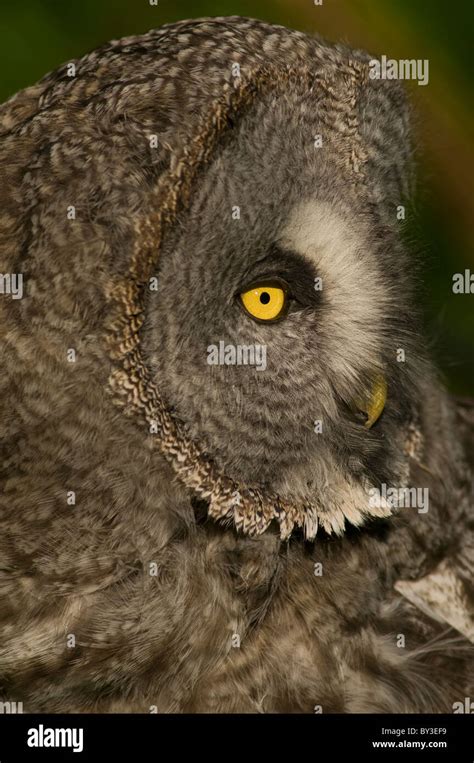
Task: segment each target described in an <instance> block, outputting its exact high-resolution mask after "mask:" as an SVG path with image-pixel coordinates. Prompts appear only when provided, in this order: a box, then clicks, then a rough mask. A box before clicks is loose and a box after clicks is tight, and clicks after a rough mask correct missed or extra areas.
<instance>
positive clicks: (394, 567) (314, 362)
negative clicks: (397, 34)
mask: <svg viewBox="0 0 474 763" xmlns="http://www.w3.org/2000/svg"><path fill="white" fill-rule="evenodd" d="M368 60H369V57H368V56H367V55H366V54H365V53H362V52H359V51H351V50H349V49H347V48H345V47H343V46H332V45H328V44H326V43H324V42H323V41H322V40H320V39H317V38H311V37H308V36H306V35H304V34H302V33H300V32H290V31H289V30H286V29H283V28H282V27H275V26H270V25H268V24H265V23H263V22H259V21H254V20H249V19H239V18H231V19H207V20H196V21H190V22H181V23H179V24H174V25H170V26H166V27H163V28H162V29H159V30H156V31H153V32H150V33H149V34H148V35H144V36H142V37H136V38H128V39H125V40H121V41H118V42H113V43H110V44H109V45H108V46H105V47H103V48H101V49H100V50H98V51H95V52H94V53H92V54H90V55H89V56H86V57H85V58H83V59H81V60H80V61H77V62H75V63H76V72H75V76H69V74H70V71H69V70H68V68H67V66H65V67H62V68H60V69H59V70H57V71H56V72H54V73H53V74H50V75H48V76H47V77H45V78H44V79H43V80H42V81H41V82H40V83H38V84H37V85H35V86H34V87H32V88H29V89H27V90H25V91H23V92H22V93H20V94H18V95H17V96H16V97H15V98H13V99H11V100H10V101H9V102H7V103H6V104H5V105H4V106H3V107H2V108H1V110H0V118H1V125H2V147H1V149H0V151H1V155H2V157H1V158H2V174H3V177H2V188H3V189H4V190H3V192H2V196H3V198H2V201H3V204H2V218H1V228H2V236H1V252H2V259H1V263H2V265H1V268H2V272H11V273H24V274H25V296H24V298H23V299H22V300H9V299H5V295H4V296H3V297H2V300H1V303H0V308H1V309H2V347H3V367H4V373H3V374H2V381H1V389H0V399H1V400H2V414H1V421H2V435H1V448H2V455H3V456H4V467H3V471H2V477H1V479H2V499H1V500H2V515H1V522H2V533H1V540H0V548H1V556H2V570H1V575H2V577H1V591H2V605H1V617H2V626H3V636H2V638H1V640H0V673H1V676H2V679H1V682H2V690H3V695H4V696H5V697H6V698H11V699H14V700H23V701H24V704H25V709H27V710H31V711H35V710H41V711H50V712H68V711H76V710H81V711H110V712H114V711H118V710H119V711H131V712H134V711H135V712H143V711H144V712H146V711H148V709H149V708H150V707H152V706H156V707H157V708H158V710H159V711H178V712H181V711H208V712H212V711H215V712H236V711H243V712H281V711H294V712H300V711H301V712H313V711H314V708H315V707H318V708H319V707H321V708H322V710H323V712H331V711H345V712H371V711H375V712H387V711H394V712H397V711H408V712H409V711H415V712H416V711H418V712H422V711H432V712H439V711H451V709H452V706H453V703H454V702H455V701H458V700H462V699H463V698H464V696H468V695H469V692H470V691H472V671H471V670H470V666H471V665H472V647H471V646H470V645H469V641H468V638H466V636H469V635H470V633H471V630H470V629H471V627H472V625H471V623H472V621H471V620H470V617H471V615H470V614H469V611H470V602H472V566H473V559H472V549H473V540H472V476H471V474H472V473H471V470H470V469H471V468H470V467H468V465H467V464H466V461H465V451H466V447H467V443H470V442H471V438H472V435H471V432H472V422H470V421H469V420H468V419H469V414H466V412H465V411H464V412H462V414H460V413H459V412H458V411H457V410H456V408H455V407H454V406H453V405H452V403H451V402H450V400H449V399H448V397H447V395H446V394H445V392H444V391H443V389H442V386H441V385H440V384H439V382H438V380H437V377H436V373H435V371H434V370H433V369H432V367H431V364H430V361H429V359H428V358H427V357H425V353H424V351H423V339H422V337H421V334H420V331H419V328H418V325H417V319H416V317H415V315H414V304H415V294H416V291H415V290H416V277H414V275H413V263H412V261H411V258H410V257H409V256H408V254H407V253H406V252H405V250H404V247H403V244H402V243H401V240H400V228H399V225H400V224H399V222H397V219H396V215H395V209H396V206H397V205H398V204H400V203H403V200H404V198H405V197H406V195H407V194H408V193H409V192H410V188H411V185H412V179H411V169H410V168H411V157H412V150H411V141H410V127H409V122H410V119H409V111H408V107H407V106H406V103H405V98H404V95H403V92H402V90H401V88H400V86H399V85H398V84H396V83H394V82H391V81H390V82H383V81H372V80H370V79H369V76H368V65H367V62H368ZM235 63H238V64H239V66H240V73H239V74H240V76H235V72H236V71H237V72H238V70H236V69H235V67H233V65H234V64H235ZM317 135H320V136H321V137H322V146H321V147H320V148H317V147H316V146H315V136H317ZM155 137H156V140H155ZM71 206H72V207H74V211H73V213H72V217H71V214H68V210H69V211H70V208H71ZM236 206H238V207H239V208H240V219H233V217H232V210H233V207H236ZM282 271H283V272H284V273H285V274H286V277H287V280H288V281H290V282H291V284H292V286H293V289H294V291H295V299H294V300H292V303H291V306H290V309H289V313H288V316H287V318H286V319H285V320H284V321H282V322H280V323H276V324H268V325H265V324H257V323H254V322H253V321H252V320H251V319H249V317H248V316H247V315H245V314H244V312H243V311H242V310H240V307H239V304H238V300H236V298H235V297H236V295H237V294H238V293H239V291H241V290H242V287H244V286H245V285H246V283H249V282H250V281H251V280H252V278H255V277H256V276H257V275H258V276H262V275H265V276H268V275H270V274H275V273H276V274H279V273H281V272H282ZM154 277H157V279H158V281H157V283H158V286H157V290H156V291H154V290H153V289H150V288H149V286H150V278H154ZM317 277H320V278H321V279H322V283H323V289H322V291H321V292H319V293H317V292H316V291H315V290H314V287H313V281H314V278H317ZM221 339H222V340H226V341H228V342H230V343H234V344H243V345H251V344H261V345H265V346H266V347H267V348H268V364H267V369H266V370H265V372H264V373H259V372H258V371H257V370H256V369H255V368H252V367H239V366H215V367H210V366H209V365H208V364H207V363H206V348H207V347H208V345H209V344H212V343H215V342H218V341H219V340H221ZM399 348H403V349H404V350H405V353H406V358H407V361H406V362H405V363H400V362H398V361H397V350H398V349H399ZM71 349H72V350H74V351H75V354H76V357H75V362H69V358H70V356H69V357H68V350H71ZM378 373H383V374H384V376H385V377H386V378H387V379H388V385H389V394H388V400H387V405H386V407H385V410H384V413H383V416H382V417H381V419H380V420H379V421H378V422H377V425H376V426H374V427H372V428H371V429H366V428H365V427H364V426H363V425H362V424H361V423H360V421H358V420H357V419H356V418H355V417H354V415H353V412H352V410H351V403H352V401H353V400H354V399H356V398H361V397H363V396H364V395H366V394H367V391H368V389H369V387H370V385H371V380H372V379H373V377H374V374H378ZM315 420H321V421H322V422H323V432H322V433H321V434H315V432H314V427H313V424H314V421H315ZM461 435H462V437H461ZM469 447H470V446H469ZM382 483H383V484H385V483H387V484H389V485H408V486H410V487H426V488H429V491H430V492H429V495H430V506H429V511H428V513H426V514H421V513H418V512H417V511H416V509H413V508H412V509H404V510H399V511H395V512H393V511H390V509H389V508H387V507H384V506H379V507H375V506H370V505H369V502H368V497H367V496H368V492H367V491H368V490H369V489H370V488H371V487H374V486H375V487H377V486H379V485H380V484H382ZM71 491H73V492H74V493H75V503H74V504H72V505H71V504H70V503H68V496H69V495H70V492H71ZM236 494H237V495H238V498H239V502H238V503H237V504H236V501H235V496H236ZM212 518H215V519H217V520H218V522H216V523H214V522H213V521H212ZM317 525H319V528H320V529H319V531H318V533H317V535H316V541H315V542H314V543H307V542H305V535H306V537H308V538H312V537H313V535H314V534H315V531H316V526H317ZM356 528H358V529H356ZM280 536H282V538H283V541H282V540H281V538H280ZM319 563H320V564H322V574H321V575H320V574H315V571H316V568H315V564H319ZM440 563H441V564H445V565H448V566H449V569H450V570H452V571H453V575H454V576H455V578H456V580H458V581H459V588H458V589H456V601H457V602H458V609H459V610H461V611H462V613H463V617H462V618H461V619H462V623H461V625H460V627H461V629H462V632H461V633H460V632H457V631H455V630H451V631H448V630H447V628H448V626H449V624H451V625H452V623H450V621H449V620H446V619H445V620H444V621H443V618H442V617H441V618H438V620H436V619H435V618H434V617H431V616H430V615H429V614H427V613H426V612H422V611H421V610H420V609H419V608H417V607H416V606H414V605H413V603H411V602H410V601H409V597H408V596H405V595H404V596H401V595H400V592H399V591H400V590H401V589H400V585H399V584H400V581H405V582H407V581H408V582H413V581H419V580H420V579H422V578H426V576H428V575H430V574H433V572H434V571H435V570H436V569H438V566H439V564H440ZM426 579H428V578H426ZM396 585H398V589H397V588H396V587H395V586H396ZM410 590H411V589H410ZM410 595H411V594H410ZM440 606H441V611H444V610H443V604H441V605H440ZM400 634H402V635H404V636H405V646H403V647H400V646H397V638H398V636H399V635H400ZM70 636H73V637H74V638H73V639H70V638H69V640H68V637H70ZM71 643H73V644H74V645H73V646H71V645H70V644H71ZM434 673H435V675H434Z"/></svg>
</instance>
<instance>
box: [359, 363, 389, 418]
mask: <svg viewBox="0 0 474 763" xmlns="http://www.w3.org/2000/svg"><path fill="white" fill-rule="evenodd" d="M386 400H387V382H386V380H385V377H384V376H382V374H377V376H376V377H375V379H374V382H373V384H372V389H371V391H370V394H369V396H368V398H367V399H365V400H356V401H355V405H356V407H357V409H358V410H359V411H363V412H364V413H366V414H367V421H366V422H365V424H364V426H365V427H366V428H367V429H370V428H371V427H372V426H373V425H374V424H375V422H376V421H377V420H378V419H379V418H380V416H381V415H382V411H383V409H384V408H385V403H386Z"/></svg>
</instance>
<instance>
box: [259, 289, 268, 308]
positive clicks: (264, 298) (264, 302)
mask: <svg viewBox="0 0 474 763" xmlns="http://www.w3.org/2000/svg"><path fill="white" fill-rule="evenodd" d="M260 302H261V303H262V305H268V303H269V302H270V295H269V293H268V291H262V293H261V294H260Z"/></svg>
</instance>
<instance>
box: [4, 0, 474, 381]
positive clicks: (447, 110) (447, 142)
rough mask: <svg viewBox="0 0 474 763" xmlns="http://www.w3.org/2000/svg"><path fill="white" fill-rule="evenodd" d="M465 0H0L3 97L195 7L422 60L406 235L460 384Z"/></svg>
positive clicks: (467, 84) (470, 323)
mask: <svg viewBox="0 0 474 763" xmlns="http://www.w3.org/2000/svg"><path fill="white" fill-rule="evenodd" d="M473 9H474V2H473V0H456V2H449V1H448V0H323V4H322V5H321V6H319V5H315V4H314V0H276V1H275V0H274V1H273V2H270V0H252V1H250V0H215V1H214V2H211V1H210V0H207V1H206V0H158V3H157V5H150V2H149V0H81V2H79V3H77V2H68V0H21V2H18V0H2V9H1V21H0V39H1V46H0V67H1V72H2V77H1V83H0V101H3V100H5V99H6V98H8V97H9V96H10V95H12V94H13V93H14V92H16V91H17V90H19V89H21V88H23V87H26V86H27V85H30V84H33V83H34V82H35V81H36V80H38V79H39V78H40V77H42V76H43V75H44V74H46V73H47V72H48V71H49V70H51V69H54V68H55V67H57V66H58V65H59V64H61V63H64V62H65V61H69V60H71V59H73V58H77V57H80V56H82V55H83V54H84V53H87V52H88V51H90V50H91V49H93V48H94V47H96V46H98V45H101V44H102V43H104V42H107V40H110V39H113V38H117V37H122V36H125V35H131V34H135V33H141V32H146V31H148V30H149V29H151V28H153V27H157V26H160V25H161V24H164V23H167V22H171V21H176V20H179V19H185V18H196V17H199V16H219V15H241V16H254V17H258V18H262V19H266V20H268V21H273V22H275V23H279V24H283V25H285V26H289V27H293V28H296V29H301V30H303V31H307V32H318V33H320V34H321V35H322V36H323V37H325V38H326V39H328V40H333V41H337V40H341V41H344V42H347V43H349V44H350V45H351V46H353V47H362V48H365V49H368V50H370V51H371V52H372V53H374V54H378V55H382V54H386V55H387V56H388V57H392V58H396V59H402V58H417V59H418V58H421V59H425V58H427V59H429V61H430V68H429V74H430V80H429V84H428V85H427V86H426V87H420V86H418V85H417V84H416V82H415V83H409V84H408V88H409V91H410V93H411V96H412V101H413V103H414V105H415V108H416V112H417V115H418V117H417V126H416V129H417V140H416V145H417V153H418V163H419V169H418V177H419V187H418V193H417V198H416V203H415V205H414V209H413V210H411V211H410V223H409V226H410V227H409V241H410V245H411V246H412V248H413V249H414V250H415V251H416V252H418V253H421V255H422V257H423V261H424V266H423V276H424V289H423V292H420V300H422V303H423V305H424V309H425V315H426V323H427V329H428V331H429V336H430V346H431V349H432V353H433V354H434V356H435V357H436V359H437V361H438V364H439V366H440V368H441V369H442V371H443V372H444V375H445V377H446V379H447V382H448V385H449V386H450V388H451V390H452V391H453V392H455V393H457V394H461V395H463V394H473V393H474V383H473V379H474V340H473V337H474V294H472V295H471V294H456V295H455V294H453V292H452V276H453V274H454V273H458V272H463V271H464V270H465V269H471V270H472V272H473V273H474V247H473V236H472V227H473V226H472V221H473V219H474V209H473V203H472V199H473V197H474V193H473V191H474V187H473V181H472V176H473V175H474V164H473V160H472V159H473V147H472V141H470V140H469V138H470V137H471V135H470V127H471V125H472V119H471V117H472V105H471V104H472V99H471V89H472V64H471V60H472V53H471V50H470V47H471V45H472V37H473V31H474V30H473V23H472V22H473Z"/></svg>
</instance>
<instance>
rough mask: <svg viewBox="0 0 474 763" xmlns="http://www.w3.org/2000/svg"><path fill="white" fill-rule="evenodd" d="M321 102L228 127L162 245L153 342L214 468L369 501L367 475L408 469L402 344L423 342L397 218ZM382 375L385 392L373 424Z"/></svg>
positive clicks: (156, 369) (151, 312)
mask: <svg viewBox="0 0 474 763" xmlns="http://www.w3.org/2000/svg"><path fill="white" fill-rule="evenodd" d="M316 101H317V99H316ZM322 109H324V103H323V102H321V100H320V101H319V102H317V103H315V104H312V103H311V98H308V94H307V93H306V94H305V93H304V92H303V91H298V90H296V91H295V92H294V93H291V94H288V93H287V94H285V95H280V96H275V95H269V96H267V97H266V98H263V99H261V100H260V101H259V103H258V104H256V105H254V106H252V108H251V109H249V110H248V111H247V112H246V113H245V114H243V115H241V117H240V119H239V120H238V122H237V123H236V124H235V125H234V126H233V127H232V129H231V130H229V131H228V133H227V135H226V136H225V140H223V141H221V143H220V145H219V146H218V148H217V149H216V151H215V152H214V155H213V157H212V159H211V161H210V162H209V164H208V165H207V167H205V169H203V171H202V172H201V174H200V176H199V178H198V180H197V182H196V184H195V189H194V193H193V195H192V202H191V204H190V205H189V207H188V208H187V209H186V210H185V211H183V212H182V214H181V216H180V218H179V220H178V222H177V224H176V225H175V227H174V231H173V233H172V234H171V235H169V236H168V237H167V239H166V241H165V244H164V246H163V249H162V252H161V254H160V261H159V265H158V267H157V271H156V276H157V278H158V287H157V290H156V291H150V293H149V294H148V297H147V322H146V330H145V335H144V342H143V346H144V352H145V354H146V357H147V362H148V363H149V364H150V366H151V368H152V369H153V374H154V378H155V381H156V383H157V385H158V387H159V389H160V391H161V394H162V396H163V398H164V400H165V402H166V405H167V406H168V407H169V408H170V409H171V410H172V411H173V413H174V415H175V416H176V417H177V418H178V419H179V420H180V421H181V422H182V424H183V426H184V427H185V429H186V431H187V434H188V435H189V436H190V437H191V438H192V439H193V440H194V441H196V442H198V443H200V446H201V448H202V450H203V451H204V452H205V454H206V456H207V458H209V459H210V460H211V461H212V462H213V463H214V464H215V465H216V466H217V468H218V469H219V470H221V471H223V472H225V473H226V474H228V475H229V476H230V477H232V479H235V480H238V481H239V482H243V483H245V484H254V485H258V486H260V487H262V488H263V489H265V490H266V489H269V490H272V491H273V492H277V493H278V494H279V495H282V496H284V497H288V498H292V499H294V498H295V497H296V498H298V499H299V500H303V501H305V500H307V501H314V500H315V498H316V499H318V500H320V501H321V502H322V503H326V502H329V503H331V501H340V500H343V497H344V495H345V493H351V496H352V497H351V500H353V501H355V502H357V501H359V502H360V501H364V500H365V498H364V495H363V485H364V484H365V483H366V481H367V480H369V481H372V482H373V481H376V482H391V481H393V480H396V479H397V478H398V477H399V472H400V469H401V460H400V459H401V451H402V450H403V432H404V428H405V427H406V425H407V422H408V421H409V419H410V417H411V416H412V414H413V405H414V401H415V400H416V380H415V379H414V378H413V377H411V376H410V371H407V370H406V367H405V366H404V365H403V364H402V363H400V362H398V360H397V349H398V348H405V349H407V348H408V347H409V348H410V351H412V348H413V347H414V346H415V342H416V340H415V338H414V335H413V334H412V332H411V331H410V328H409V325H408V322H407V310H408V307H407V300H408V299H409V297H408V294H409V289H408V284H407V279H406V266H405V262H404V253H403V249H402V247H401V244H400V242H399V233H400V231H399V229H397V222H396V218H395V209H394V210H393V212H394V214H393V221H392V223H391V224H390V223H389V222H387V220H388V215H387V213H386V211H385V210H384V211H382V209H381V208H380V206H378V205H377V204H376V203H375V201H374V194H373V193H372V191H371V187H370V182H362V181H360V180H358V179H357V180H355V179H354V177H353V176H352V175H351V172H350V171H349V170H348V169H347V167H346V166H345V165H344V163H343V162H341V155H343V154H344V152H347V140H345V139H344V138H343V137H341V135H340V134H339V133H338V131H337V130H336V129H334V130H331V129H329V128H327V127H326V128H325V130H324V131H322V127H321V121H320V112H321V110H322ZM322 132H323V133H324V134H323V138H322V143H321V141H320V140H318V137H317V136H321V133H322ZM377 379H383V380H384V382H386V385H387V390H388V391H387V399H386V401H385V400H384V401H383V402H382V403H381V404H380V405H379V410H378V412H377V414H376V416H375V418H377V417H378V418H377V420H376V421H373V422H369V423H373V426H370V427H368V426H367V425H366V424H367V423H368V422H367V416H368V413H367V409H368V407H369V403H368V402H367V401H370V399H371V396H372V395H373V392H374V385H376V380H377ZM364 401H366V404H364ZM384 402H385V405H384ZM382 409H383V412H382ZM361 491H362V492H361Z"/></svg>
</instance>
